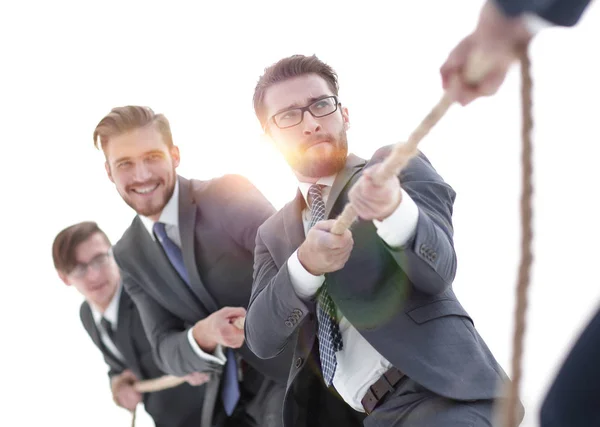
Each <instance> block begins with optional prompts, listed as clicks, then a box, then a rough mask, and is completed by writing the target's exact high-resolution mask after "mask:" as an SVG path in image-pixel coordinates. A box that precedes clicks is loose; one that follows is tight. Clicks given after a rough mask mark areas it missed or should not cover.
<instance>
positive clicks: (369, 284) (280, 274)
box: [246, 147, 506, 422]
mask: <svg viewBox="0 0 600 427" xmlns="http://www.w3.org/2000/svg"><path fill="white" fill-rule="evenodd" d="M388 152H389V147H386V148H383V149H380V150H379V151H378V152H377V153H376V154H375V155H374V157H373V158H372V159H371V161H370V162H368V163H367V162H366V161H365V160H362V159H360V158H358V157H356V156H353V155H350V156H349V157H348V161H347V164H346V168H345V169H344V170H343V171H341V172H340V173H339V174H338V176H337V177H336V180H335V182H334V184H333V187H332V189H331V193H330V195H329V198H328V200H327V206H326V216H327V218H336V217H337V216H338V215H339V213H341V210H342V209H343V207H344V206H345V205H346V203H347V200H348V199H347V193H348V190H349V188H350V187H351V185H352V184H353V183H354V182H355V181H356V180H357V179H358V178H359V177H360V175H361V172H362V170H363V169H364V168H365V167H366V166H368V165H369V164H373V163H377V162H380V161H381V160H382V159H383V158H384V157H385V156H386V155H387V153H388ZM400 182H401V184H402V187H403V188H404V190H405V191H406V192H407V193H408V194H409V195H410V196H411V198H412V199H413V200H414V201H415V203H416V204H417V206H418V208H419V219H418V223H417V229H416V233H415V234H414V237H412V238H411V240H410V241H409V242H407V243H406V245H405V246H404V247H402V248H400V249H398V250H395V249H393V248H390V247H389V246H387V245H386V244H385V243H384V242H383V241H382V240H381V239H380V238H379V236H378V235H377V232H376V228H375V226H374V224H373V223H372V222H371V221H358V222H356V223H354V224H353V226H352V229H351V231H352V235H353V239H354V248H353V250H352V253H351V255H350V258H349V260H348V262H347V263H346V265H345V267H344V268H343V269H341V270H339V271H337V272H335V273H330V274H327V275H326V280H327V283H328V291H329V293H330V295H331V297H332V299H333V300H334V302H335V303H336V305H337V306H338V307H339V309H340V310H341V312H342V313H343V314H344V316H346V318H347V319H348V320H349V321H350V322H351V323H352V324H353V325H354V327H356V328H357V330H358V331H359V332H360V333H361V334H362V335H363V336H364V337H365V338H366V340H367V341H368V342H369V343H370V344H371V345H372V346H373V347H374V348H375V349H377V350H378V351H379V353H381V354H382V355H383V356H384V357H385V358H386V359H388V360H389V361H390V362H391V363H392V364H393V365H394V366H395V367H397V368H398V369H400V370H401V371H403V372H404V373H406V374H407V375H408V376H409V377H410V378H412V379H413V380H414V381H416V382H418V383H420V384H421V385H422V386H424V387H426V388H428V389H430V390H432V391H433V392H435V393H437V394H440V395H442V396H446V397H449V398H454V399H464V400H471V399H489V398H494V397H496V396H498V385H499V384H498V383H499V382H500V381H503V380H505V378H506V377H505V374H504V372H503V370H502V369H501V367H500V366H499V365H498V363H497V362H496V360H495V359H494V357H493V356H492V354H491V353H490V351H489V349H488V347H487V346H486V344H485V343H484V342H483V340H482V338H481V337H480V336H479V334H478V333H477V331H476V330H475V328H474V326H473V321H472V319H471V318H470V317H469V315H468V313H467V312H466V311H465V310H464V308H463V307H462V306H461V304H460V303H459V302H458V301H457V299H456V296H455V294H454V292H453V291H452V281H453V279H454V275H455V272H456V254H455V252H454V247H453V240H452V239H453V228H452V206H453V203H454V198H455V193H454V191H453V190H452V188H451V187H450V186H449V185H448V184H446V183H445V182H444V181H443V180H442V178H441V177H440V176H439V175H438V174H437V172H436V171H435V170H434V168H433V167H432V166H431V164H430V163H429V161H428V160H427V159H426V157H425V156H424V155H423V154H422V153H421V154H420V155H419V156H418V157H416V158H415V159H414V160H412V161H411V162H410V163H409V165H408V166H407V167H406V168H405V169H404V170H403V171H402V173H401V175H400ZM304 207H305V202H304V199H303V197H302V195H301V194H298V196H297V197H296V199H295V200H293V201H292V202H291V203H289V204H287V205H286V206H285V207H284V208H283V209H282V210H281V211H280V212H278V213H277V214H276V215H274V216H272V217H271V218H269V219H268V220H267V221H266V222H265V224H263V225H262V226H261V228H260V229H259V232H258V236H257V240H256V255H255V266H254V276H255V278H254V285H253V290H252V298H251V301H250V307H249V309H248V314H247V319H246V340H247V342H248V346H249V347H250V348H251V349H252V350H253V351H254V352H255V353H256V354H258V355H259V356H260V357H264V358H269V357H273V356H275V355H277V354H279V353H280V352H281V351H283V350H284V349H285V348H286V347H289V346H290V345H291V346H293V347H294V349H295V354H294V363H293V364H292V366H291V370H290V374H289V379H288V391H287V393H286V400H285V407H284V420H285V421H286V422H288V421H290V420H291V419H293V418H294V417H295V416H296V415H295V409H294V403H293V401H294V400H298V397H297V394H298V393H301V391H299V390H297V388H295V387H294V383H295V382H296V381H297V380H298V378H300V377H301V376H299V373H300V372H302V371H303V370H305V367H307V366H319V363H318V359H316V360H315V357H314V353H313V352H311V351H312V350H313V346H314V342H315V334H316V326H317V324H316V316H315V312H316V311H315V302H314V301H304V300H302V299H300V298H298V296H297V295H296V293H295V292H294V289H293V287H292V284H291V281H290V278H289V272H288V269H287V264H286V262H287V260H288V258H289V256H290V255H291V254H292V253H293V252H294V251H295V250H296V249H297V248H298V247H299V246H300V244H301V243H302V242H303V241H304V238H305V235H304V229H303V224H302V220H301V211H302V209H303V208H304ZM307 369H310V368H307Z"/></svg>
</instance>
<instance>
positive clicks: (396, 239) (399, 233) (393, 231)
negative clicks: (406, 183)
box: [373, 188, 419, 248]
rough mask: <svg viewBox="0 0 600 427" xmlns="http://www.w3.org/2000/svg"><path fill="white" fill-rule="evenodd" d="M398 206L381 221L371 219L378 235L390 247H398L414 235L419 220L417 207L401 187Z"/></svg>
mask: <svg viewBox="0 0 600 427" xmlns="http://www.w3.org/2000/svg"><path fill="white" fill-rule="evenodd" d="M400 191H401V192H402V201H401V202H400V205H398V208H397V209H396V210H395V211H394V212H393V213H392V214H391V215H390V216H388V217H387V218H386V219H384V220H383V221H378V220H376V219H374V220H373V223H374V224H375V227H377V234H379V237H381V239H382V240H383V241H384V242H385V243H387V244H388V246H391V247H392V248H400V247H402V246H404V244H405V243H406V242H408V240H409V239H410V238H411V237H412V236H413V235H414V233H415V230H416V229H417V222H418V221H419V208H418V206H417V204H416V203H415V202H414V200H413V199H412V198H411V197H410V196H409V195H408V193H407V192H406V191H404V189H403V188H401V189H400Z"/></svg>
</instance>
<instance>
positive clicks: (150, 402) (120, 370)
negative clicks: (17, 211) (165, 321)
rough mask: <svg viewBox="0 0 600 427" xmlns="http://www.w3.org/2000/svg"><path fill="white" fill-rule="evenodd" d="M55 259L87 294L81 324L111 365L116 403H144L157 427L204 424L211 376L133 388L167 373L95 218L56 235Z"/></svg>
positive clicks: (131, 405)
mask: <svg viewBox="0 0 600 427" xmlns="http://www.w3.org/2000/svg"><path fill="white" fill-rule="evenodd" d="M52 258H53V261H54V266H55V268H56V271H57V273H58V275H59V277H60V278H61V280H62V281H63V282H64V283H65V284H66V285H67V286H73V287H74V288H75V289H77V290H78V291H79V293H80V294H81V295H83V296H84V298H85V301H84V302H83V303H82V304H81V309H80V316H81V322H82V323H83V326H84V328H85V330H86V331H87V333H88V335H89V336H90V338H91V339H92V341H93V342H94V344H95V345H96V347H98V349H99V350H100V351H101V352H102V355H103V356H104V360H105V362H106V364H107V365H108V368H109V371H108V376H109V379H110V386H111V391H112V395H113V400H114V401H115V403H116V404H117V405H119V406H121V407H123V408H125V409H127V410H129V411H133V410H134V409H135V407H136V406H137V405H138V404H139V403H141V402H143V403H144V408H145V409H146V412H148V414H149V415H150V416H151V417H152V419H153V421H154V423H155V424H156V427H199V426H200V422H201V418H202V406H203V401H204V390H205V386H204V385H203V384H204V383H205V382H206V381H208V379H209V376H208V375H207V374H204V373H199V372H196V373H192V374H190V375H188V376H187V377H186V380H187V382H188V383H189V384H186V383H184V384H181V385H179V386H177V387H174V388H171V389H166V390H162V391H157V392H151V393H145V394H144V395H142V394H140V393H138V392H137V391H136V390H135V389H134V387H133V384H134V383H135V382H136V381H139V380H148V379H153V378H159V377H161V376H163V375H164V372H163V371H161V370H160V369H159V368H158V367H157V366H156V363H155V362H154V359H153V356H152V349H151V347H150V343H149V342H148V339H147V338H146V334H145V332H144V329H143V327H142V322H141V319H140V315H139V313H138V311H137V309H136V307H135V305H134V304H133V301H132V300H131V298H130V297H129V295H127V293H126V292H125V291H124V290H123V286H122V284H121V275H120V273H119V268H118V267H117V264H116V263H115V260H114V259H113V255H112V249H111V244H110V242H109V240H108V237H107V236H106V234H105V233H104V232H103V231H102V230H101V229H100V228H99V227H98V225H97V224H96V223H95V222H81V223H78V224H74V225H71V226H69V227H67V228H65V229H64V230H62V231H61V232H60V233H58V235H57V236H56V238H55V239H54V243H53V245H52Z"/></svg>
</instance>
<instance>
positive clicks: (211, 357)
mask: <svg viewBox="0 0 600 427" xmlns="http://www.w3.org/2000/svg"><path fill="white" fill-rule="evenodd" d="M187 337H188V341H189V342H190V346H191V347H192V350H194V353H196V354H197V355H198V357H200V358H201V359H204V360H208V361H209V362H214V363H218V364H219V365H225V362H226V361H227V358H226V357H225V353H223V347H221V344H217V347H216V348H215V351H214V353H213V354H208V353H205V352H204V351H203V350H202V349H201V348H200V346H199V345H198V343H197V342H196V340H195V339H194V336H193V335H192V328H190V329H188V333H187Z"/></svg>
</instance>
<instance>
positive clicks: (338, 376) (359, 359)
mask: <svg viewBox="0 0 600 427" xmlns="http://www.w3.org/2000/svg"><path fill="white" fill-rule="evenodd" d="M334 180H335V175H334V176H329V177H325V178H321V179H319V181H317V184H322V185H325V186H326V187H325V188H323V193H322V194H323V202H324V203H327V198H328V197H329V192H330V190H331V186H332V185H333V182H334ZM311 185H312V184H309V183H304V182H301V183H299V185H298V186H299V188H300V191H301V193H302V195H303V196H304V199H305V200H308V198H307V194H308V189H309V188H310V186H311ZM401 191H402V202H401V203H400V205H399V206H398V208H397V209H396V211H394V213H392V215H390V216H389V217H388V218H386V219H385V220H383V221H377V220H374V221H373V223H374V224H375V226H376V227H377V234H378V235H379V237H380V238H381V239H383V240H384V241H385V242H386V243H387V244H388V245H390V246H391V247H395V248H399V247H402V246H403V245H404V244H405V243H406V242H407V241H408V240H409V239H410V238H411V237H412V236H413V234H414V233H415V230H416V227H417V221H418V219H419V209H418V207H417V205H416V204H415V202H414V201H413V200H412V199H411V198H410V196H409V195H408V194H407V193H406V192H405V191H404V190H403V189H402V190H401ZM307 206H308V201H307ZM310 217H311V213H310V209H309V208H308V207H307V208H306V209H304V211H303V212H302V222H303V223H304V230H305V233H307V232H308V225H309V222H310ZM287 265H288V270H289V274H290V280H291V282H292V286H293V287H294V290H295V291H296V294H297V295H298V296H299V297H300V298H303V299H309V298H311V297H312V296H314V295H315V294H316V292H317V291H318V290H319V288H320V287H321V285H322V284H323V282H324V281H325V276H324V275H321V276H314V275H312V274H310V273H309V272H308V271H307V270H306V269H305V268H304V267H303V266H302V264H301V263H300V261H299V260H298V251H297V250H296V251H295V252H294V253H293V254H292V255H291V256H290V258H289V259H288V261H287ZM338 316H339V319H340V321H339V327H340V332H341V334H342V341H343V348H342V350H340V351H338V352H337V353H336V358H337V367H336V370H335V374H334V376H333V386H334V387H335V388H336V390H337V391H338V393H339V394H340V395H341V396H342V398H343V399H344V400H345V401H346V403H348V404H349V405H350V406H352V407H353V408H354V409H355V410H357V411H360V412H364V408H363V407H362V404H361V400H362V398H363V397H364V396H365V393H366V392H367V390H368V388H369V387H370V386H371V384H373V383H374V382H375V381H377V380H378V379H379V377H380V376H381V375H382V374H383V373H384V372H386V371H387V370H388V369H389V368H390V367H391V366H392V365H391V363H390V362H389V361H388V360H386V358H385V357H383V356H382V355H381V354H379V352H378V351H377V350H375V348H373V346H372V345H371V344H369V342H368V341H367V340H365V339H364V338H363V336H362V335H361V334H360V333H359V332H358V331H357V330H356V329H355V328H354V327H353V326H352V325H351V324H350V322H349V321H348V320H347V319H346V318H345V317H344V316H343V313H341V312H339V310H338Z"/></svg>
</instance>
